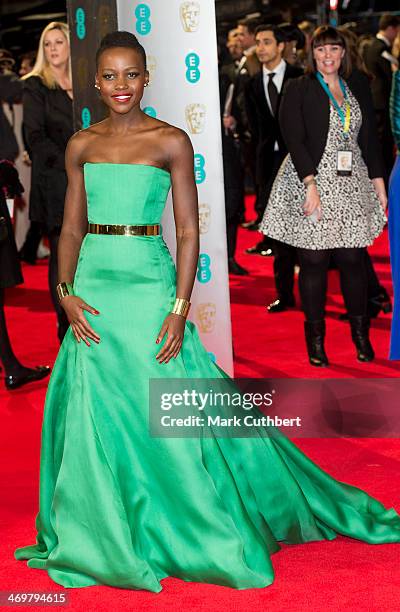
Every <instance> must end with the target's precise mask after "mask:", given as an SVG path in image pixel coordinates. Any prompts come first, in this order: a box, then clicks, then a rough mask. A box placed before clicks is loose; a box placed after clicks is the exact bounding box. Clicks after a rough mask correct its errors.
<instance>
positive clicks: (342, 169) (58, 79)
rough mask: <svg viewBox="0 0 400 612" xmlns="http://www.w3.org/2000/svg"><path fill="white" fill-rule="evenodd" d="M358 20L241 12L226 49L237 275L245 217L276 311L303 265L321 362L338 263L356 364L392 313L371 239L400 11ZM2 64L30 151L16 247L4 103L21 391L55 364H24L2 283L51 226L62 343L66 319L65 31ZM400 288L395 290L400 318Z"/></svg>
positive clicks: (10, 378) (6, 352)
mask: <svg viewBox="0 0 400 612" xmlns="http://www.w3.org/2000/svg"><path fill="white" fill-rule="evenodd" d="M354 30H355V24H346V25H344V26H341V27H339V28H337V29H335V28H332V27H330V26H321V27H319V28H316V26H315V25H314V24H312V23H310V22H308V21H304V22H302V23H300V24H298V25H294V24H290V23H284V24H280V25H274V24H268V23H261V22H260V21H255V20H252V19H244V20H240V21H239V23H238V24H237V27H235V28H234V29H232V30H230V31H229V32H228V35H227V39H226V44H224V45H221V46H220V58H219V59H220V100H221V128H222V144H223V162H224V182H225V202H226V222H227V244H228V264H229V272H230V273H231V274H235V275H246V274H248V271H247V270H246V269H245V268H244V267H242V266H241V265H239V263H238V262H237V261H236V258H235V252H236V248H237V247H236V244H237V232H238V228H239V226H240V225H242V226H243V227H244V228H246V229H247V230H249V231H257V230H258V231H259V232H260V239H259V241H258V242H257V243H256V244H255V245H254V246H253V247H250V248H248V249H247V251H246V252H247V254H248V255H258V256H262V257H266V256H272V257H274V276H275V285H276V299H274V300H273V302H272V303H271V304H269V305H268V306H267V310H268V312H269V313H271V314H276V313H280V312H282V311H284V310H286V309H288V308H291V307H294V306H295V297H294V279H295V267H296V266H297V265H299V266H300V273H299V291H300V297H301V307H302V309H303V311H304V313H305V337H306V344H307V349H308V355H309V360H310V363H311V364H312V365H314V366H326V365H328V363H329V361H328V357H327V355H326V352H325V349H324V337H325V319H324V309H325V298H326V288H327V271H328V269H329V268H330V267H336V268H337V269H338V270H339V273H340V279H341V287H342V291H343V297H344V301H345V306H346V310H347V313H346V314H344V315H343V318H347V319H348V320H349V323H350V328H351V335H352V339H353V341H354V343H355V345H356V350H357V357H358V359H359V360H360V361H371V360H372V359H373V357H374V351H373V347H372V345H371V342H370V339H369V325H370V319H371V318H372V317H374V316H377V315H378V314H379V312H380V311H381V310H383V311H384V312H389V311H390V310H391V302H390V299H389V296H388V294H387V292H386V290H385V288H384V287H383V286H382V285H381V284H380V283H379V280H378V278H377V275H376V273H375V270H374V267H373V264H372V262H371V259H370V257H369V254H368V250H367V247H368V246H369V245H371V244H372V242H373V240H374V239H375V238H376V237H377V236H378V235H379V234H380V233H381V231H382V229H383V227H384V225H385V222H386V217H385V209H386V201H387V200H386V193H387V189H388V186H389V177H390V174H391V173H392V178H391V183H390V199H391V201H393V203H395V201H396V198H397V200H398V198H399V193H400V185H399V183H400V178H399V175H400V165H399V163H398V158H397V162H396V164H395V165H394V162H395V157H396V156H395V151H396V147H395V142H394V140H396V144H397V145H398V144H399V114H400V109H399V107H400V103H399V95H400V84H399V78H398V75H399V74H400V73H399V71H398V66H399V56H400V18H398V17H396V16H393V15H384V16H383V17H382V18H381V20H380V22H379V30H378V33H377V34H376V36H374V35H372V34H371V35H368V36H357V35H356V33H355V31H354ZM0 72H1V73H0V97H1V101H2V102H8V103H11V104H12V103H15V102H21V101H22V103H23V129H22V132H23V139H24V145H25V149H26V150H25V151H24V153H23V159H24V161H25V163H27V164H29V165H31V170H32V173H31V175H32V182H31V186H30V198H29V200H30V201H29V217H30V229H29V231H28V234H27V237H26V240H25V243H24V245H23V247H22V249H21V250H20V253H19V254H18V253H17V249H16V245H15V240H14V235H13V230H12V225H11V221H10V215H9V212H8V208H7V205H6V196H10V197H19V196H20V195H21V193H22V191H23V186H22V185H21V184H20V182H19V180H18V174H17V172H16V171H15V166H14V162H15V160H16V158H17V156H18V155H19V150H18V144H17V140H16V137H15V134H14V132H13V129H12V127H11V126H10V124H9V122H8V120H7V119H6V117H5V115H4V113H3V111H2V108H1V105H0V134H1V138H0V159H1V160H2V161H1V162H0V180H1V187H2V189H1V190H0V361H1V363H2V365H3V367H4V370H5V383H6V387H7V388H8V389H14V388H16V387H19V386H21V385H23V384H26V383H28V382H31V381H33V380H38V379H40V378H43V377H44V376H47V375H48V374H49V372H50V368H49V367H48V366H38V367H37V368H26V367H25V366H23V365H22V364H21V363H20V361H19V360H18V358H17V357H16V356H15V354H14V352H13V350H12V346H11V341H10V338H9V335H8V333H7V326H6V320H5V316H4V291H5V289H6V288H7V287H13V286H16V285H19V284H21V283H22V282H23V278H22V272H21V266H20V260H21V259H22V260H24V261H27V262H29V263H34V262H35V260H36V256H37V251H38V247H39V243H40V241H41V239H42V237H43V236H46V237H47V240H48V245H49V255H50V256H49V289H50V294H51V297H52V301H53V304H54V308H55V311H56V314H57V330H58V338H59V341H60V343H61V342H62V340H63V338H64V335H65V333H66V331H67V329H68V325H69V323H68V320H67V317H66V315H65V312H64V310H63V309H62V308H61V306H60V303H59V300H58V297H57V291H56V285H57V277H58V271H57V248H58V241H59V236H60V231H61V225H62V220H63V210H64V199H65V192H66V187H67V177H66V171H65V161H64V155H65V149H66V145H67V142H68V140H69V138H70V137H71V136H72V134H73V131H74V130H73V119H72V105H73V89H72V79H71V65H70V45H69V32H68V27H67V26H66V25H65V24H63V23H59V22H52V23H50V24H48V25H47V26H46V27H45V28H44V30H43V32H42V35H41V38H40V41H39V47H38V50H37V52H30V53H27V54H25V55H24V56H22V57H20V58H19V67H18V68H17V67H16V62H15V59H14V58H13V57H12V55H11V54H10V53H9V52H7V51H6V50H0ZM17 73H19V74H17ZM390 100H391V102H390ZM391 114H392V116H391ZM393 166H394V168H393ZM249 190H250V191H251V190H253V191H254V193H255V194H256V202H255V211H256V215H257V216H256V218H255V219H252V220H246V219H245V205H244V202H245V194H246V193H247V192H248V191H249ZM393 208H394V209H395V206H394V207H393ZM397 214H398V213H397V211H396V210H394V212H393V214H392V215H391V221H392V225H391V227H390V236H391V251H392V262H393V277H394V281H396V280H397V278H398V277H400V256H399V255H398V254H397V239H396V235H397V231H398V227H397ZM398 262H399V263H398ZM399 282H400V279H399ZM395 285H396V282H395ZM397 297H398V296H397V294H396V292H395V312H394V320H395V321H397V320H398V317H400V314H399V312H398V310H399V307H398V306H397ZM397 327H398V326H397ZM393 328H394V329H393V332H392V342H391V354H390V355H391V357H392V358H399V356H400V337H399V333H398V332H397V331H396V326H393Z"/></svg>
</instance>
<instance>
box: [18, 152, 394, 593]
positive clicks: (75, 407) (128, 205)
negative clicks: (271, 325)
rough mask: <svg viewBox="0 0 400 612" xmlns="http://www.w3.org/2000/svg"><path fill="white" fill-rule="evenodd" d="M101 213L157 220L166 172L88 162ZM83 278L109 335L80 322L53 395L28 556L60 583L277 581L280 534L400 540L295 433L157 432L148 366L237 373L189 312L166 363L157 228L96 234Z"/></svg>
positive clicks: (86, 245) (165, 289)
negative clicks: (208, 344)
mask: <svg viewBox="0 0 400 612" xmlns="http://www.w3.org/2000/svg"><path fill="white" fill-rule="evenodd" d="M85 181H86V190H87V197H88V217H89V221H90V222H93V223H108V224H153V223H159V222H160V219H161V214H162V211H163V208H164V205H165V201H166V198H167V194H168V191H169V188H170V176H169V174H168V172H166V171H164V170H161V169H159V168H155V167H153V166H147V165H133V164H107V163H98V164H86V165H85ZM74 288H75V291H76V293H77V294H78V295H80V296H81V297H82V298H83V299H84V300H86V301H87V302H88V303H89V304H91V305H92V306H94V307H95V308H97V309H98V310H99V311H100V313H101V314H100V315H99V316H94V315H90V314H87V317H88V319H89V320H90V322H91V323H92V325H93V327H94V328H95V329H96V330H97V331H98V332H99V334H100V336H101V342H100V344H99V345H97V344H95V343H93V342H92V343H91V346H90V347H87V346H86V345H85V344H84V343H83V342H81V343H80V344H78V343H77V342H76V340H75V338H74V336H73V334H72V331H71V329H69V330H68V332H67V335H66V337H65V339H64V342H63V344H62V346H61V348H60V351H59V354H58V357H57V361H56V363H55V366H54V370H53V373H52V376H51V379H50V384H49V388H48V392H47V397H46V403H45V409H44V419H43V429H42V448H41V465H40V509H39V512H38V514H37V517H36V528H37V531H38V534H37V543H36V544H34V545H31V546H25V547H23V548H18V549H17V550H16V551H15V557H16V558H17V559H29V561H28V565H29V567H32V568H39V569H45V570H47V572H48V574H49V576H50V577H51V578H52V579H53V580H54V581H55V582H56V583H58V584H61V585H63V586H64V587H85V586H90V585H96V584H106V585H112V586H115V587H121V588H125V589H147V590H149V591H154V592H158V591H161V585H160V580H161V579H162V578H165V577H166V576H174V577H177V578H181V579H182V580H187V581H194V582H208V583H214V584H221V585H227V586H230V587H234V588H237V589H245V588H257V587H265V586H267V585H270V584H271V583H272V582H273V578H274V572H273V568H272V564H271V560H270V555H271V554H272V553H274V552H276V551H277V550H279V544H278V542H279V541H282V542H286V543H301V542H310V541H315V540H323V539H326V540H332V539H333V538H335V536H336V534H343V535H346V536H350V537H353V538H357V539H359V540H364V541H366V542H369V543H372V544H377V543H383V542H400V517H399V515H398V514H397V513H396V512H395V511H394V510H393V509H389V510H387V509H385V507H384V506H383V505H382V504H381V503H380V502H378V501H377V500H375V499H374V498H372V497H370V496H368V495H367V494H366V493H365V492H363V491H362V490H360V489H357V488H355V487H352V486H349V485H346V484H343V483H340V482H338V481H336V480H334V479H333V478H332V477H330V476H329V475H328V474H327V473H326V472H324V471H322V470H321V469H320V468H318V467H317V466H316V465H315V463H313V462H312V461H311V460H310V459H308V458H307V457H306V456H305V455H304V454H303V453H302V452H301V451H300V450H299V449H298V448H297V447H296V446H295V445H294V444H293V443H292V442H290V440H288V439H287V438H285V437H284V436H279V437H277V438H270V437H258V438H236V439H232V438H230V439H229V438H215V437H211V438H186V439H182V438H180V439H170V438H152V437H150V435H149V429H148V386H149V385H148V381H149V378H163V377H166V376H167V377H177V378H182V377H191V378H196V377H199V378H217V377H223V376H226V375H225V374H224V373H223V372H222V370H220V369H219V368H218V366H216V365H215V364H214V363H213V362H212V361H211V359H210V357H209V355H208V353H207V351H206V350H205V348H204V347H203V345H202V343H201V341H200V338H199V336H198V334H197V331H196V327H195V326H194V325H193V324H192V323H191V322H187V324H186V332H185V337H184V342H183V346H182V349H181V352H180V354H179V356H178V358H177V359H172V360H171V361H170V362H169V363H168V364H159V363H158V362H157V361H156V359H155V355H156V353H157V352H158V350H159V346H158V345H156V344H155V339H156V337H157V334H158V332H159V329H160V326H161V324H162V322H163V320H164V318H165V316H166V314H167V311H168V308H169V305H170V304H172V303H173V301H174V298H175V266H174V263H173V260H172V258H171V255H170V253H169V251H168V249H167V246H166V244H165V242H164V241H163V239H162V237H161V236H156V237H135V236H97V235H87V236H86V237H85V239H84V241H83V244H82V248H81V251H80V255H79V261H78V266H77V270H76V275H75V280H74Z"/></svg>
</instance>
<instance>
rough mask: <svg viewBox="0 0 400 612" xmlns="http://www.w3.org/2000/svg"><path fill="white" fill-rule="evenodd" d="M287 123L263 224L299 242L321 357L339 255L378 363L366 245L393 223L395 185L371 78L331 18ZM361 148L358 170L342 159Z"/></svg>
mask: <svg viewBox="0 0 400 612" xmlns="http://www.w3.org/2000/svg"><path fill="white" fill-rule="evenodd" d="M280 122H281V129H282V134H283V137H284V139H285V141H286V144H287V147H288V151H289V155H288V156H287V157H286V159H285V160H284V162H283V164H282V166H281V168H280V170H279V173H278V175H277V177H276V180H275V182H274V186H273V189H272V192H271V195H270V199H269V201H268V205H267V208H266V211H265V214H264V218H263V221H262V224H261V231H263V232H264V233H265V234H266V235H268V236H270V237H272V238H275V239H277V240H280V241H282V242H286V243H287V244H291V245H293V246H295V247H297V249H298V255H299V262H300V276H299V289H300V295H301V300H302V306H303V310H304V313H305V317H306V321H305V334H306V342H307V348H308V354H309V360H310V363H311V364H312V365H316V366H327V365H328V358H327V356H326V353H325V350H324V337H325V319H324V315H325V299H326V288H327V272H328V267H329V263H330V259H331V258H333V259H334V261H335V263H336V265H337V267H338V268H339V272H340V280H341V287H342V292H343V297H344V300H345V304H346V307H347V310H348V313H349V319H350V325H351V332H352V338H353V341H354V343H355V345H356V348H357V357H358V359H359V361H371V360H372V359H373V357H374V352H373V349H372V346H371V343H370V340H369V321H368V318H367V316H366V309H367V278H366V269H365V258H364V248H365V247H366V246H368V245H370V244H372V242H373V241H374V239H375V238H376V237H377V236H378V235H379V234H380V233H381V232H382V229H383V227H384V225H385V223H386V217H385V212H384V211H385V208H386V202H387V200H386V192H385V187H384V182H383V178H382V177H383V168H382V162H381V159H380V155H379V145H378V140H377V133H376V127H375V122H374V113H373V107H372V100H371V93H370V89H369V82H368V78H367V77H366V76H365V75H364V74H362V73H361V72H359V71H356V70H352V69H351V65H350V57H349V55H348V54H347V53H346V41H345V39H344V38H343V36H342V35H341V34H340V32H338V31H337V30H336V29H335V28H332V27H330V26H321V27H320V28H318V30H316V32H315V34H314V36H313V39H312V49H311V57H310V69H309V72H308V74H306V75H305V76H304V77H301V78H300V79H296V80H293V81H291V82H289V83H288V85H287V87H286V89H285V92H284V95H283V99H282V103H281V109H280ZM341 151H345V152H346V153H345V156H346V157H347V160H348V159H349V157H350V156H351V174H350V175H342V174H338V160H339V159H340V158H341V156H342V155H343V154H342V153H340V152H341Z"/></svg>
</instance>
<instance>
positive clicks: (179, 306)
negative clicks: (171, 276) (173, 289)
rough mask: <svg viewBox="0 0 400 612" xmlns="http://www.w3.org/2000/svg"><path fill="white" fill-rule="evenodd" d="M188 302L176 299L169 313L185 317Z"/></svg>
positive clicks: (187, 310)
mask: <svg viewBox="0 0 400 612" xmlns="http://www.w3.org/2000/svg"><path fill="white" fill-rule="evenodd" d="M189 309H190V302H189V300H185V298H176V300H175V304H174V307H173V309H172V310H171V312H172V313H173V314H177V315H181V316H182V317H185V319H186V317H187V316H188V314H189Z"/></svg>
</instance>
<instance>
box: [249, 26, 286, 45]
mask: <svg viewBox="0 0 400 612" xmlns="http://www.w3.org/2000/svg"><path fill="white" fill-rule="evenodd" d="M260 32H272V33H273V35H274V37H275V40H276V42H277V43H278V44H279V43H285V42H286V35H285V33H284V32H283V31H282V30H281V29H280V28H279V27H278V26H277V25H274V24H271V23H261V24H260V25H259V26H257V28H256V31H255V36H257V34H259V33H260Z"/></svg>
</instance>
